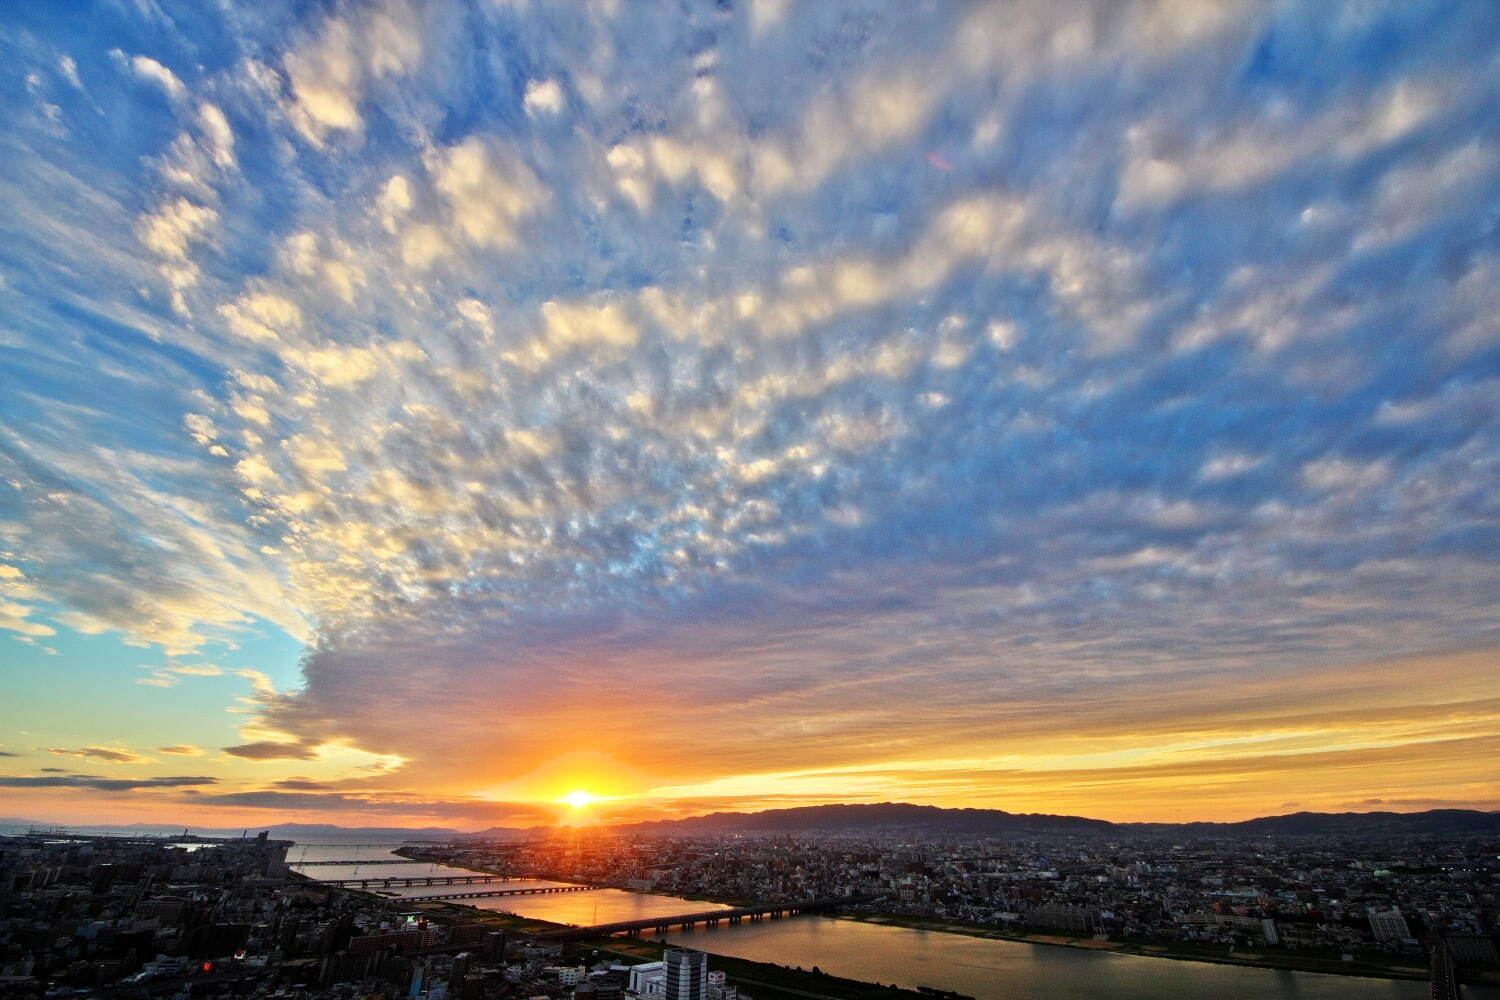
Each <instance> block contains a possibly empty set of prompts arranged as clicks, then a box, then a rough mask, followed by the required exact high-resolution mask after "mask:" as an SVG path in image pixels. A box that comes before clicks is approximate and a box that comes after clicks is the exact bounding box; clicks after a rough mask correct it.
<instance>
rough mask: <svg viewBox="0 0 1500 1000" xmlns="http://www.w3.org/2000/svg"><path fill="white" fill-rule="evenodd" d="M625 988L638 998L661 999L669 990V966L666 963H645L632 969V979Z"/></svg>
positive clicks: (633, 966)
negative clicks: (667, 989)
mask: <svg viewBox="0 0 1500 1000" xmlns="http://www.w3.org/2000/svg"><path fill="white" fill-rule="evenodd" d="M625 988H626V989H627V990H629V991H630V992H631V994H633V995H634V996H637V997H649V998H652V1000H655V998H657V997H660V996H661V995H662V994H663V993H665V992H666V988H667V965H666V963H665V962H644V963H642V964H640V965H632V966H631V967H630V979H629V981H628V982H627V983H626V984H625Z"/></svg>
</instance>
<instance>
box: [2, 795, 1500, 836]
mask: <svg viewBox="0 0 1500 1000" xmlns="http://www.w3.org/2000/svg"><path fill="white" fill-rule="evenodd" d="M53 825H56V824H52V823H48V822H45V821H40V820H28V819H23V818H17V817H0V832H3V831H4V830H5V829H15V830H21V829H25V828H27V827H32V826H35V827H48V826H53ZM67 828H68V829H72V830H74V831H77V832H86V831H91V830H107V831H120V832H125V833H134V834H143V833H150V834H156V835H167V836H170V835H172V834H174V833H177V832H179V831H181V830H183V829H184V827H183V826H182V825H173V824H160V823H135V824H129V825H121V824H72V825H67ZM186 829H188V830H189V831H191V832H192V833H195V834H199V835H210V836H233V835H235V834H237V833H239V832H240V830H241V828H240V827H206V826H195V825H191V824H189V825H187V827H186ZM551 829H554V828H553V827H550V826H546V825H538V826H532V827H507V826H493V827H488V828H486V829H483V830H473V831H465V830H457V829H453V828H452V827H443V826H433V827H345V826H338V825H336V824H325V823H277V824H272V825H270V826H253V827H251V828H250V830H251V832H252V833H254V832H258V831H260V830H269V831H270V832H271V834H272V835H273V836H276V837H280V838H283V839H293V840H296V839H298V838H302V842H304V843H308V842H312V841H313V840H314V839H319V838H329V837H332V838H348V837H351V836H359V837H368V838H370V839H372V840H391V841H400V840H418V839H430V840H459V839H496V838H524V837H528V836H532V835H535V834H537V833H541V832H543V831H547V830H551ZM597 829H600V830H604V831H608V832H612V833H621V834H667V835H670V834H673V833H684V834H698V833H731V832H742V833H772V834H774V833H813V832H845V833H849V832H912V833H930V834H943V835H957V836H1005V835H1023V834H1029V833H1071V834H1109V833H1148V834H1152V833H1155V834H1185V835H1199V836H1202V835H1222V836H1351V835H1369V834H1387V835H1445V834H1470V833H1485V834H1500V810H1496V811H1485V810H1479V809H1427V810H1422V811H1420V812H1393V811H1390V810H1372V811H1370V812H1340V813H1325V812H1312V811H1308V810H1302V811H1299V812H1293V813H1284V814H1280V815H1275V816H1258V817H1256V818H1254V819H1248V820H1238V821H1235V822H1228V823H1226V822H1214V821H1207V820H1194V821H1188V822H1182V823H1159V822H1130V823H1116V822H1112V821H1110V820H1102V819H1091V818H1089V817H1086V816H1070V815H1064V814H1055V813H1013V812H1007V811H1006V810H1003V809H982V808H975V807H961V808H948V807H942V806H927V805H917V804H915V803H909V802H876V803H834V804H828V805H816V806H792V807H788V808H782V809H765V810H760V811H757V812H714V813H706V814H703V815H701V816H687V817H682V818H680V819H660V820H644V821H640V822H633V823H609V824H601V825H600V826H599V827H598V828H597Z"/></svg>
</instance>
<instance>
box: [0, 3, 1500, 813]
mask: <svg viewBox="0 0 1500 1000" xmlns="http://www.w3.org/2000/svg"><path fill="white" fill-rule="evenodd" d="M0 52H3V54H4V56H5V60H4V67H5V68H4V69H3V70H0V97H3V105H0V107H3V111H0V162H4V163H5V164H6V166H5V167H4V169H3V171H0V203H3V205H4V211H3V212H0V370H3V372H4V379H5V385H6V391H5V393H4V394H3V396H0V471H3V475H0V550H3V551H0V556H3V558H0V564H3V566H4V567H6V568H4V569H0V574H4V575H3V576H0V629H4V630H5V631H6V634H7V635H8V636H9V638H6V639H4V640H3V641H4V643H5V646H6V655H5V657H4V666H3V667H0V685H3V692H4V694H5V695H6V707H5V708H4V709H0V712H3V713H4V715H3V716H0V721H3V723H4V725H3V735H0V741H3V742H0V750H3V751H4V752H6V753H9V754H14V755H15V756H14V757H13V758H6V759H5V760H4V761H0V763H4V764H6V765H7V766H6V767H4V768H0V771H3V772H5V773H4V774H0V788H3V789H5V790H4V791H0V802H5V803H6V804H8V805H11V806H12V808H8V809H5V810H3V811H5V812H10V813H13V814H16V815H40V814H42V813H46V814H48V815H49V816H54V815H55V816H63V817H65V818H75V819H76V818H86V817H94V816H100V815H104V814H106V813H107V814H108V815H111V816H169V815H187V814H191V815H192V816H194V817H202V818H205V821H206V820H207V819H212V818H213V817H216V816H223V817H225V821H226V822H229V823H231V824H232V823H234V822H239V821H241V820H245V821H251V820H256V819H259V818H262V817H264V816H269V815H273V814H274V813H275V810H278V809H290V810H301V811H303V812H304V813H309V812H311V813H318V814H320V815H327V816H329V817H332V818H337V819H344V820H347V819H349V818H350V817H357V816H366V815H380V816H383V817H396V818H398V819H402V820H407V819H410V820H413V821H424V822H425V821H434V820H445V821H453V822H460V823H480V822H487V821H508V819H509V818H514V817H520V818H523V819H524V818H526V817H535V816H543V815H548V813H547V812H546V810H544V809H540V807H539V806H538V805H537V803H538V802H543V803H545V802H547V801H550V799H552V798H555V797H557V796H559V795H561V794H562V793H563V792H565V791H567V790H568V789H569V788H571V787H573V786H575V785H579V784H584V785H587V786H589V787H593V788H594V790H596V791H599V792H601V793H602V794H611V795H616V796H618V799H617V801H619V802H621V803H625V804H627V805H628V806H629V808H632V809H636V810H637V811H641V810H645V811H650V810H653V809H654V810H657V811H664V812H671V811H683V810H690V809H693V808H698V807H707V806H710V805H712V806H720V805H726V804H727V805H738V806H754V805H763V804H768V803H774V802H786V801H821V800H827V799H833V798H849V797H854V798H863V799H874V798H906V799H912V800H920V801H932V802H940V803H944V804H960V803H961V804H986V805H997V806H1001V807H1014V808H1026V809H1037V808H1056V809H1058V810H1062V811H1077V812H1086V813H1089V814H1091V815H1107V816H1120V817H1124V818H1137V817H1144V816H1148V815H1149V816H1152V817H1155V816H1161V817H1167V816H1173V815H1187V814H1189V813H1192V812H1193V810H1194V809H1197V810H1198V812H1201V813H1203V814H1204V816H1205V818H1213V817H1216V816H1228V815H1239V814H1245V815H1249V814H1253V813H1256V812H1267V811H1276V810H1277V809H1279V808H1281V807H1283V806H1286V807H1292V806H1297V807H1320V808H1322V807H1326V808H1348V807H1354V806H1357V805H1359V804H1361V803H1372V802H1375V801H1377V800H1378V801H1379V802H1381V803H1385V804H1392V805H1395V806H1397V807H1409V808H1417V807H1421V806H1423V805H1429V804H1464V805H1475V806H1480V807H1487V808H1495V807H1496V806H1497V805H1500V786H1497V784H1496V782H1495V780H1494V775H1493V773H1492V770H1493V769H1492V767H1490V766H1488V765H1487V764H1486V763H1485V762H1486V761H1492V760H1493V753H1494V751H1495V750H1496V743H1497V742H1500V725H1497V722H1500V705H1496V704H1495V703H1494V699H1493V698H1490V697H1487V695H1486V686H1487V684H1488V683H1489V682H1490V680H1491V678H1492V677H1493V674H1494V668H1495V667H1496V666H1497V663H1500V661H1497V657H1496V653H1495V651H1496V649H1497V645H1496V638H1497V626H1500V620H1497V615H1496V607H1497V598H1500V566H1497V561H1496V558H1495V553H1496V552H1497V551H1500V531H1497V524H1500V510H1497V502H1496V500H1495V497H1496V495H1497V492H1500V491H1497V489H1496V486H1497V482H1496V480H1497V468H1500V449H1497V443H1500V420H1497V405H1496V400H1497V398H1500V320H1497V318H1496V317H1497V316H1500V309H1497V306H1500V128H1497V125H1500V117H1497V101H1500V97H1497V96H1496V95H1497V94H1500V86H1497V83H1500V79H1497V77H1500V10H1497V8H1495V7H1494V6H1493V5H1491V4H1488V3H1483V2H1472V3H1462V2H1461V3H1412V2H1407V3H1391V4H1368V3H1359V4H1347V5H1340V4H1330V5H1318V6H1316V7H1311V6H1304V5H1275V4H1269V5H1267V4H1254V3H1245V4H1222V3H1214V4H1206V3H1196V2H1191V0H1172V2H1167V0H1163V2H1144V0H1143V2H1139V3H1107V4H1089V3H1076V4H1030V3H1018V4H979V5H973V6H969V5H962V4H957V3H953V4H947V3H944V4H901V5H896V4H889V3H883V2H882V3H869V4H864V3H854V2H849V3H817V4H806V5H799V4H795V3H791V2H771V0H760V2H733V3H719V4H712V3H701V4H699V3H683V4H680V5H673V6H670V7H668V6H664V5H636V4H628V3H596V4H572V3H566V4H563V3H558V4H550V3H541V2H536V3H526V2H479V0H476V2H472V3H430V4H408V3H401V2H394V0H392V2H372V3H325V4H313V5H282V4H275V3H267V4H256V5H254V6H238V5H227V4H215V5H199V4H180V5H178V4H166V3H155V2H147V0H142V2H138V3H124V2H121V3H99V4H82V5H77V6H66V7H60V6H56V5H40V4H38V5H23V6H21V7H19V8H17V9H16V10H14V11H12V12H11V14H10V15H9V16H8V17H7V19H6V23H5V25H4V27H3V28H0ZM581 719H584V720H589V721H588V722H587V723H586V724H583V725H582V726H581V727H580V721H579V720H581ZM664 719H670V720H671V721H669V722H667V721H663V720H664ZM705 733H712V734H714V737H715V738H714V739H712V740H709V741H707V744H708V745H705V739H704V734H705ZM163 746H170V747H174V748H177V749H178V750H182V751H186V750H193V751H196V752H195V753H187V752H180V753H166V752H164V751H162V750H160V748H161V747H163ZM90 747H93V748H95V749H98V748H103V749H105V750H106V751H111V752H107V753H103V754H98V753H96V754H84V755H83V756H79V755H78V754H77V753H76V751H80V750H87V749H88V748H90ZM63 762H66V764H67V766H69V767H72V766H73V765H74V764H75V763H76V764H77V767H76V769H75V771H73V772H69V773H70V774H73V775H74V777H75V778H76V780H74V779H69V780H74V787H72V788H70V789H68V790H67V791H68V795H67V796H65V797H67V799H68V801H67V803H66V804H64V803H63V801H62V799H61V798H49V797H48V796H50V795H54V794H58V795H62V793H56V792H55V789H54V788H53V785H51V784H48V785H43V786H38V784H37V779H39V778H41V777H42V776H43V774H44V773H45V774H54V772H52V771H46V772H44V771H43V769H44V768H47V767H53V768H55V767H57V766H59V764H60V763H63ZM184 767H187V768H188V769H187V770H183V768H184ZM1293 774H1295V775H1296V777H1295V779H1293V778H1290V777H1289V775H1293ZM120 775H125V776H126V777H127V778H131V780H136V781H138V782H139V783H140V785H141V787H138V788H122V787H119V786H118V784H116V785H113V786H110V787H100V786H99V785H98V782H99V780H102V779H111V778H114V777H119V776H120ZM132 776H133V777H132ZM173 777H192V778H203V779H205V780H204V781H203V782H202V783H201V784H199V785H195V786H162V785H160V784H155V785H152V784H149V783H148V782H150V781H152V780H159V779H163V778H173ZM50 780H51V779H49V781H50ZM7 782H9V784H7ZM286 782H291V784H285V783H286ZM127 784H128V781H127ZM183 787H187V788H188V791H186V792H184V791H182V788H183ZM79 788H82V789H85V790H87V791H88V795H85V796H83V797H82V798H80V797H79V796H77V795H75V794H72V793H73V792H76V791H77V789H79ZM89 796H92V797H89ZM12 798H13V799H14V801H13V802H12V801H11V800H12ZM620 808H622V809H624V808H626V806H625V805H622V806H621V807H620ZM539 809H540V811H539Z"/></svg>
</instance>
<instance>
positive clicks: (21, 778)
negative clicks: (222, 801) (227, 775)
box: [0, 774, 219, 792]
mask: <svg viewBox="0 0 1500 1000" xmlns="http://www.w3.org/2000/svg"><path fill="white" fill-rule="evenodd" d="M218 781H219V779H218V778H213V777H207V776H186V775H176V776H170V777H161V778H99V777H95V776H93V775H88V774H63V775H47V776H46V777H31V776H27V775H14V774H4V775H0V787H3V788H86V789H90V790H92V791H99V792H132V791H137V790H139V789H143V788H188V787H194V786H201V785H214V784H218Z"/></svg>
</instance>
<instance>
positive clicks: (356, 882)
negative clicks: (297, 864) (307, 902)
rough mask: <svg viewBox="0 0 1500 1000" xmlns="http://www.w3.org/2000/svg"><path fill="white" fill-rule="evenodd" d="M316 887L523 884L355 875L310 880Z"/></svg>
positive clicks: (495, 878) (479, 878) (514, 878)
mask: <svg viewBox="0 0 1500 1000" xmlns="http://www.w3.org/2000/svg"><path fill="white" fill-rule="evenodd" d="M311 881H312V882H314V883H316V884H317V885H336V886H341V887H344V888H348V887H351V886H358V887H359V888H361V889H369V888H372V887H375V888H382V887H383V888H386V889H390V888H394V887H396V886H403V887H406V888H410V887H411V886H414V885H475V884H479V883H485V882H524V881H525V879H523V878H521V876H519V875H356V876H354V877H352V878H320V879H312V880H311Z"/></svg>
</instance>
